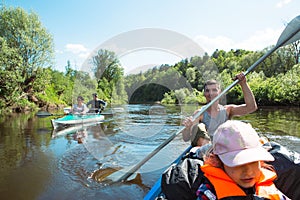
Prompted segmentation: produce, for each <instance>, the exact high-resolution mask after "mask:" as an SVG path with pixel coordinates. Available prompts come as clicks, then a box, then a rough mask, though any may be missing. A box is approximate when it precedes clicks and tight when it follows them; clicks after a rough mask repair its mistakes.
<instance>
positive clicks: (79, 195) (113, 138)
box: [0, 105, 300, 200]
mask: <svg viewBox="0 0 300 200" xmlns="http://www.w3.org/2000/svg"><path fill="white" fill-rule="evenodd" d="M194 110H195V107H180V106H170V107H169V106H168V107H162V106H158V105H124V106H120V107H118V108H114V109H113V110H112V113H111V115H106V116H105V121H104V122H103V123H100V124H93V125H90V126H83V125H80V126H78V127H72V128H71V129H63V130H58V131H56V130H55V131H54V130H52V126H51V119H53V118H57V117H59V116H55V115H56V114H55V115H54V116H51V117H44V118H41V117H37V116H35V115H34V114H20V115H15V116H12V117H10V118H6V119H0V162H1V167H0V199H18V200H19V199H24V200H27V199H28V200H29V199H30V200H31V199H105V200H110V199H114V200H115V199H143V197H144V196H145V194H146V193H147V192H148V191H149V189H150V188H151V186H152V185H153V184H154V183H155V182H156V180H157V179H158V178H159V176H160V174H161V172H162V171H164V170H165V169H166V167H167V165H168V164H170V163H171V162H172V161H173V160H174V159H176V158H177V157H178V155H179V154H180V153H182V151H183V150H184V149H186V148H187V147H188V146H189V143H188V142H183V140H182V137H181V135H180V134H179V135H178V136H177V137H176V138H174V139H173V140H172V141H171V142H170V143H169V144H168V145H166V146H165V148H163V149H162V150H161V151H159V152H158V153H157V154H156V155H155V156H153V157H152V158H151V159H150V160H149V161H147V162H146V163H145V164H143V165H142V167H141V168H140V169H139V170H138V173H136V174H134V175H132V176H131V177H130V178H129V179H128V180H129V181H127V182H124V183H115V184H111V183H108V182H106V181H103V178H105V177H106V176H107V175H108V174H109V173H111V172H113V171H115V170H120V169H121V170H120V171H118V172H119V173H120V174H122V173H123V174H124V173H125V172H126V171H127V170H128V169H131V168H132V167H133V166H135V165H136V164H137V163H139V162H140V161H141V160H142V159H143V158H145V157H146V156H147V155H149V154H150V153H151V152H152V151H153V150H154V149H155V148H156V147H157V146H159V145H160V144H162V143H163V142H164V141H165V140H166V139H168V138H169V137H170V136H171V135H172V134H174V133H176V132H178V131H179V130H180V129H182V126H180V124H181V121H182V119H184V118H185V116H188V115H190V114H191V113H192V112H193V111H194ZM299 113H300V108H299V107H283V108H274V107H262V108H259V110H257V111H256V112H255V113H253V114H250V115H247V116H244V117H241V118H235V119H239V120H247V121H248V122H250V123H251V124H252V125H253V127H255V128H256V129H257V131H258V132H259V133H260V134H262V135H264V136H266V137H267V138H269V139H270V140H272V141H275V142H278V143H280V144H282V145H284V146H286V147H288V148H289V149H291V150H294V151H297V152H300V145H299V144H300V114H299ZM109 177H112V178H118V177H120V175H118V173H112V175H111V176H109Z"/></svg>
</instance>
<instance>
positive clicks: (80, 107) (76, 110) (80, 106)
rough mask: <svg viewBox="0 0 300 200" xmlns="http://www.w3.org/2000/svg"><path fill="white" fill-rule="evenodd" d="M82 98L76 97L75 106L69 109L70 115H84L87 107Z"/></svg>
mask: <svg viewBox="0 0 300 200" xmlns="http://www.w3.org/2000/svg"><path fill="white" fill-rule="evenodd" d="M83 101H84V98H83V97H82V96H78V97H77V104H74V105H73V106H72V108H71V113H72V114H86V113H87V112H88V111H89V109H88V107H87V106H86V105H85V104H84V103H83Z"/></svg>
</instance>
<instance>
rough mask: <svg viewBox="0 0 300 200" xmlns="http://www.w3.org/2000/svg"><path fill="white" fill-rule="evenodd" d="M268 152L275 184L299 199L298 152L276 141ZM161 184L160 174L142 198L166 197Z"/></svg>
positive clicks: (299, 169) (177, 160)
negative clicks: (272, 158)
mask: <svg viewBox="0 0 300 200" xmlns="http://www.w3.org/2000/svg"><path fill="white" fill-rule="evenodd" d="M190 149H191V147H189V148H187V149H186V150H185V151H184V153H183V154H181V155H180V156H179V157H178V158H177V159H176V160H175V161H174V162H173V163H172V164H179V163H180V162H181V161H182V158H183V156H184V155H186V153H187V152H189V151H190ZM269 152H270V153H271V154H272V155H273V156H274V158H275V161H272V162H269V163H268V164H271V165H272V166H273V167H274V169H275V171H276V173H277V176H278V177H277V179H276V180H275V182H274V183H275V185H276V186H277V188H278V189H279V190H281V191H282V192H283V193H284V194H285V195H287V196H288V197H289V198H291V199H300V181H299V180H298V177H299V176H300V154H299V153H298V152H295V151H291V150H289V149H287V148H285V147H283V146H282V145H280V144H278V143H276V142H270V150H269ZM172 164H171V165H172ZM174 176H176V175H174ZM161 186H162V176H160V178H159V179H158V180H157V181H156V183H155V184H154V186H153V187H152V188H151V189H150V191H149V192H148V193H147V194H146V196H145V197H144V200H158V199H161V200H164V199H166V197H165V194H164V193H163V191H162V187H161ZM173 192H174V191H173Z"/></svg>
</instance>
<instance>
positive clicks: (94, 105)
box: [86, 93, 107, 113]
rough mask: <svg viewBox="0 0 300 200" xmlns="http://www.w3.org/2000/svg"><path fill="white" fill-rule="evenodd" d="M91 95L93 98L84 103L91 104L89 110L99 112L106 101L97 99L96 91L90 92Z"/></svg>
mask: <svg viewBox="0 0 300 200" xmlns="http://www.w3.org/2000/svg"><path fill="white" fill-rule="evenodd" d="M92 96H93V99H92V100H90V101H89V102H88V103H87V104H86V105H87V106H89V105H91V108H90V112H95V113H100V112H101V111H102V110H103V109H104V108H105V107H106V105H107V103H106V102H105V101H104V100H102V99H98V95H97V93H94V94H92Z"/></svg>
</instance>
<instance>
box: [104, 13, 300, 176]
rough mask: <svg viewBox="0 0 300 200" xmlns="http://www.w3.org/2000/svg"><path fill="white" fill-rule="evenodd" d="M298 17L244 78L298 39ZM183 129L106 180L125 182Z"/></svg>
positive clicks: (236, 81) (195, 116)
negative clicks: (268, 58)
mask: <svg viewBox="0 0 300 200" xmlns="http://www.w3.org/2000/svg"><path fill="white" fill-rule="evenodd" d="M299 31H300V15H299V16H297V17H295V18H294V19H293V20H292V21H291V22H290V23H289V24H288V25H287V26H286V28H285V29H284V31H283V32H282V33H281V35H280V37H279V39H278V41H277V44H276V45H275V46H274V47H273V48H272V49H271V50H269V51H268V52H267V53H266V54H265V55H263V56H262V57H261V58H260V59H258V60H257V61H256V62H255V63H254V64H253V65H251V66H250V67H249V68H248V69H247V70H246V71H245V73H244V74H245V76H246V75H247V74H248V73H249V72H251V71H252V70H253V69H254V68H255V67H257V66H258V65H259V64H260V63H261V62H262V61H264V60H265V59H266V58H267V57H268V56H269V55H271V54H272V53H273V52H274V51H275V50H277V49H278V48H279V47H282V46H285V45H288V44H291V43H292V42H295V41H297V40H299V39H300V32H299ZM238 82H239V80H235V81H234V82H233V83H232V84H231V85H229V86H228V87H227V88H226V89H224V90H223V91H222V92H221V93H220V94H219V95H218V96H217V97H216V98H215V99H213V100H212V101H211V102H209V103H208V104H207V105H206V106H204V107H203V109H201V110H200V111H199V112H197V113H196V114H195V115H194V116H193V120H195V119H197V118H198V117H199V116H200V115H202V114H203V113H204V112H205V111H206V110H207V109H208V108H209V107H210V106H211V105H213V104H214V103H215V102H216V101H217V100H219V99H220V98H221V97H222V96H223V95H224V94H226V93H227V92H228V91H229V90H230V89H231V88H232V87H234V86H235V85H236V84H237V83H238ZM184 129H185V127H183V128H181V129H180V130H178V131H177V132H176V133H174V134H173V135H171V136H170V137H169V138H168V139H167V140H165V141H164V142H163V143H162V144H161V145H159V146H158V147H157V148H156V149H154V150H153V151H152V152H151V153H150V154H149V155H148V156H146V157H145V158H144V159H143V160H141V161H140V162H139V163H138V164H136V165H135V166H134V167H132V168H131V169H129V170H128V171H127V172H126V173H124V172H123V171H124V169H123V170H121V171H117V172H115V173H112V174H111V175H109V176H107V177H106V179H107V180H111V181H113V182H120V181H125V180H126V179H127V178H129V177H130V176H131V175H132V174H134V173H135V172H136V171H137V170H138V169H139V168H140V167H141V166H142V165H143V164H145V163H146V162H147V161H148V160H149V159H150V158H152V157H153V156H154V155H155V154H156V153H157V152H159V151H160V150H161V149H162V148H163V147H165V146H166V145H167V144H168V143H169V142H170V141H172V140H173V139H174V138H175V137H176V136H177V135H178V134H180V133H181V132H182V131H183V130H184Z"/></svg>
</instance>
